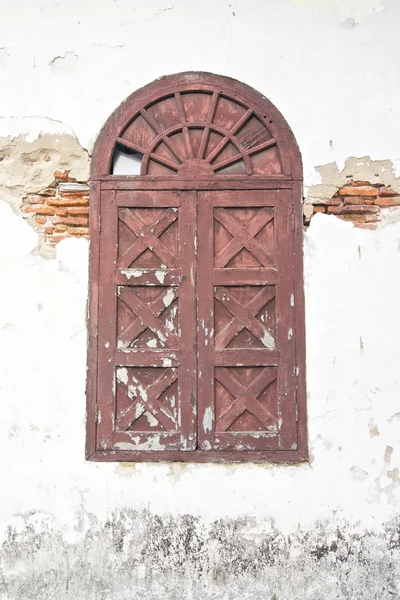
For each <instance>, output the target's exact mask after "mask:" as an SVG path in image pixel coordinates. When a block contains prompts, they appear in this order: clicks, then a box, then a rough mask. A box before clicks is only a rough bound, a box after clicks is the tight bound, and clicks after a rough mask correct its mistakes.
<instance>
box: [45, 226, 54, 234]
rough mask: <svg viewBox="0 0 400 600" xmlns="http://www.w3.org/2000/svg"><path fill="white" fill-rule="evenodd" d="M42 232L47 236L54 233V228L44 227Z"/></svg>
mask: <svg viewBox="0 0 400 600" xmlns="http://www.w3.org/2000/svg"><path fill="white" fill-rule="evenodd" d="M44 232H45V233H47V234H52V233H53V232H54V227H45V228H44Z"/></svg>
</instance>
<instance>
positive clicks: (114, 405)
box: [87, 73, 307, 462]
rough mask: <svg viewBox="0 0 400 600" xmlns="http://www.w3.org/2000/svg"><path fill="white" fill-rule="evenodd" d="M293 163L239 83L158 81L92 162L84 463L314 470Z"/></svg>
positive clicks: (271, 121) (286, 141)
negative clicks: (276, 465) (301, 464)
mask: <svg viewBox="0 0 400 600" xmlns="http://www.w3.org/2000/svg"><path fill="white" fill-rule="evenodd" d="M301 189H302V188H301V159H300V154H299V151H298V148H297V145H296V142H295V140H294V137H293V134H292V132H291V130H290V129H289V127H288V125H287V124H286V122H285V120H284V119H283V117H282V116H281V115H280V113H279V112H278V111H277V109H276V108H275V107H274V106H273V105H272V104H271V103H270V102H269V101H267V100H266V99H265V98H263V97H262V96H260V95H259V94H258V93H257V92H255V91H254V90H252V89H250V88H248V87H247V86H245V85H244V84H241V83H239V82H237V81H233V80H231V79H227V78H224V77H219V76H215V75H210V74H204V73H183V74H180V75H177V76H171V77H166V78H164V79H162V80H158V81H156V82H154V83H152V84H150V85H149V86H147V87H145V88H143V89H142V90H139V91H138V92H135V93H134V94H132V96H130V97H129V98H128V99H127V100H126V101H125V102H124V103H123V104H122V105H121V106H120V107H119V108H118V109H117V111H116V112H115V113H114V114H113V115H112V116H111V117H110V118H109V120H108V121H107V123H106V125H105V127H104V128H103V130H102V132H101V134H100V136H99V138H98V141H97V143H96V147H95V151H94V155H93V161H92V194H91V209H90V210H91V212H90V235H91V249H90V265H91V266H90V326H89V332H90V335H89V354H88V385H87V400H88V411H87V457H88V458H89V459H91V460H102V461H119V460H130V461H158V460H161V461H165V460H170V461H197V462H199V461H202V462H212V461H214V462H215V461H232V460H233V461H274V462H298V461H304V460H306V459H307V444H306V407H305V350H304V306H303V275H302V216H301Z"/></svg>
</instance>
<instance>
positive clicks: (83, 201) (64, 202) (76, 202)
mask: <svg viewBox="0 0 400 600" xmlns="http://www.w3.org/2000/svg"><path fill="white" fill-rule="evenodd" d="M47 203H48V204H50V206H89V198H75V197H74V198H71V199H70V198H49V200H48V201H47Z"/></svg>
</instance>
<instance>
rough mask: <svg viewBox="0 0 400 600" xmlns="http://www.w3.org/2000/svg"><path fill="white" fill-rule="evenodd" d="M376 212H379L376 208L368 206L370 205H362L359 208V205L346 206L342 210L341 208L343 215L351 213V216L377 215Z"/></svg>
mask: <svg viewBox="0 0 400 600" xmlns="http://www.w3.org/2000/svg"><path fill="white" fill-rule="evenodd" d="M377 212H379V207H378V206H370V205H366V204H362V205H361V206H360V205H359V204H356V205H352V204H348V205H347V206H343V208H342V213H343V214H345V213H346V214H347V213H353V214H360V215H363V214H366V213H377Z"/></svg>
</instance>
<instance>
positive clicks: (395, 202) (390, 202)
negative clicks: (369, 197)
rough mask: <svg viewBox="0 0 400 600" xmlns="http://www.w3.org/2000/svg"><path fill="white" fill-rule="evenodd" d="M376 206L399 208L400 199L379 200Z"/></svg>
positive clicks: (376, 201)
mask: <svg viewBox="0 0 400 600" xmlns="http://www.w3.org/2000/svg"><path fill="white" fill-rule="evenodd" d="M375 204H376V205H377V206H399V204H400V198H377V199H376V200H375Z"/></svg>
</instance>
